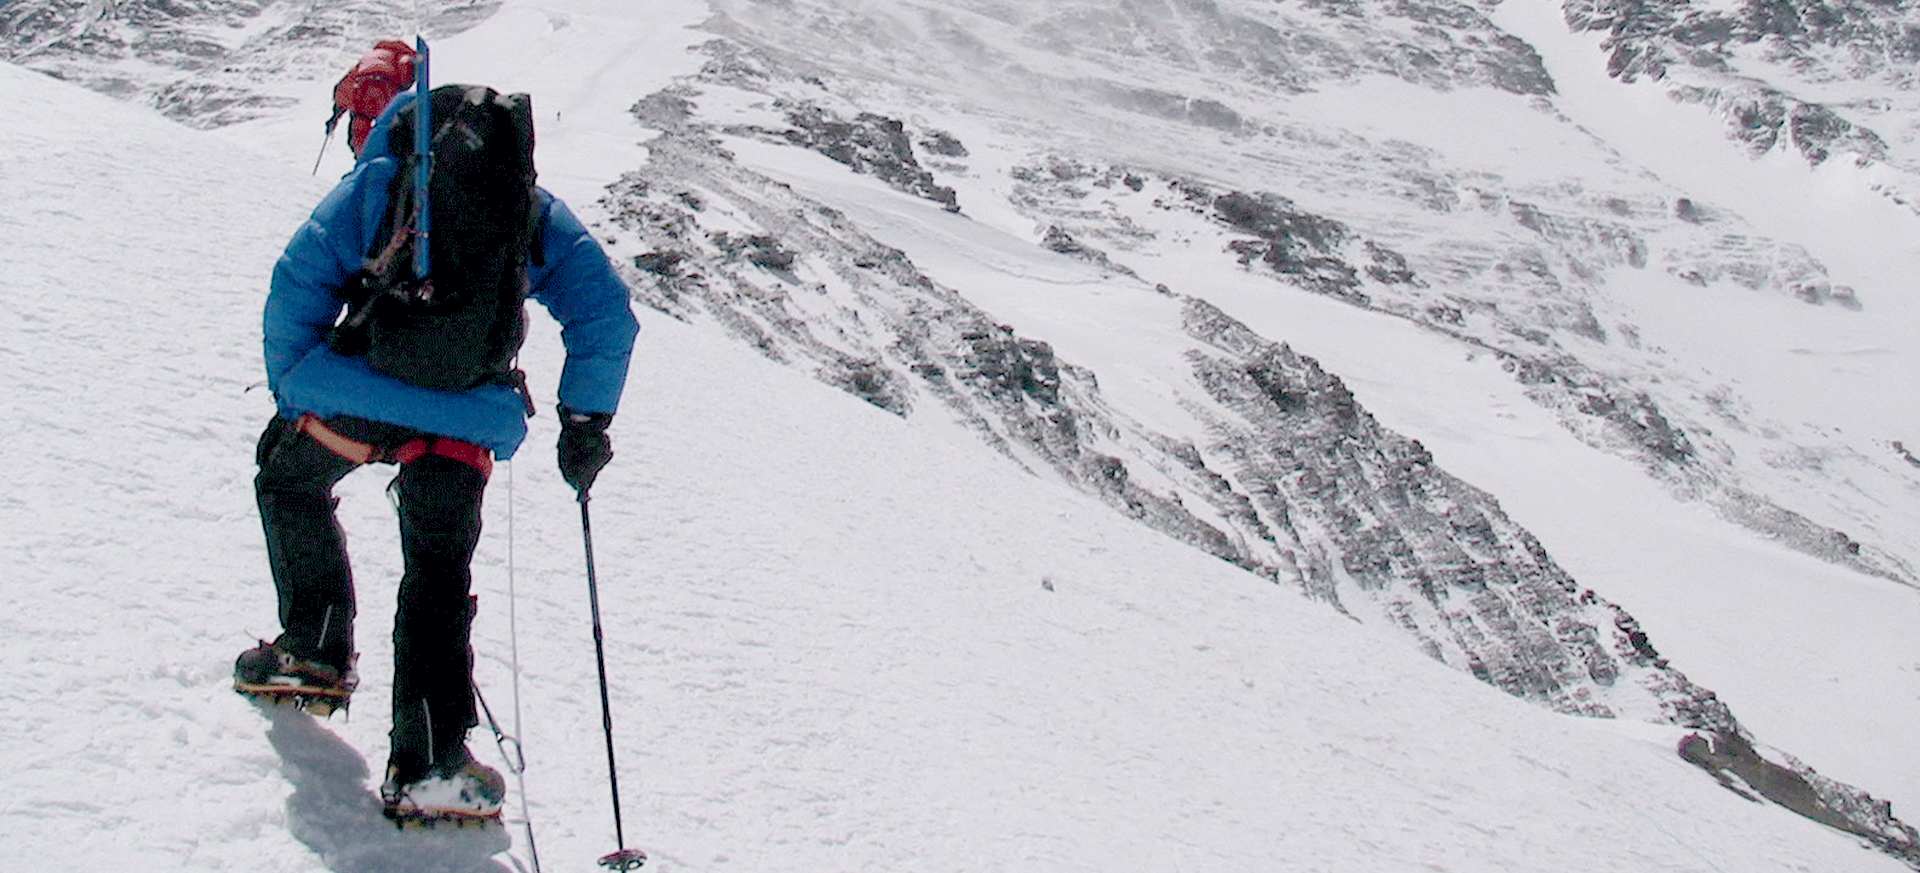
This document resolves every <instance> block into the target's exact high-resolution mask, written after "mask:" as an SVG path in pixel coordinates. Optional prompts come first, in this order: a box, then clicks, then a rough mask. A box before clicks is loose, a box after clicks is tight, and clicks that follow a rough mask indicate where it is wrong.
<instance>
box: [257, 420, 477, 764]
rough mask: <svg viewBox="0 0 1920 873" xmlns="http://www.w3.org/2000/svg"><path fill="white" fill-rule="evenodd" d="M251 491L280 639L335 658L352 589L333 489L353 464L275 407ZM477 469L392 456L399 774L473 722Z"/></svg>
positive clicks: (390, 436) (353, 426) (355, 424)
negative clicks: (397, 461)
mask: <svg viewBox="0 0 1920 873" xmlns="http://www.w3.org/2000/svg"><path fill="white" fill-rule="evenodd" d="M325 425H326V426H327V427H328V428H329V429H331V430H332V431H333V432H334V433H336V434H339V435H341V436H345V437H347V438H349V439H351V440H354V441H357V442H359V443H363V444H366V445H370V446H373V447H376V448H378V449H380V450H381V451H380V453H379V454H380V455H381V456H384V457H391V456H392V454H393V452H392V450H393V449H395V448H397V447H399V446H402V445H404V444H406V443H408V442H410V441H414V440H418V439H420V438H422V437H426V438H428V439H431V437H430V436H429V435H426V434H422V433H421V432H419V431H415V430H411V429H407V428H401V427H397V426H394V425H387V424H381V423H378V422H371V421H366V420H363V419H354V418H332V419H328V420H326V422H325ZM257 459H258V461H259V465H260V473H259V475H258V476H257V477H256V478H255V480H254V490H255V493H256V495H257V497H258V499H259V503H260V521H261V525H262V527H263V528H264V529H265V532H266V538H267V558H268V561H269V563H270V564H271V568H272V571H273V582H274V587H275V588H276V590H277V591H278V593H279V599H280V624H281V628H282V630H283V633H282V635H281V638H280V640H279V642H280V645H281V646H283V647H285V648H286V649H288V650H289V651H291V652H292V653H293V654H294V655H296V656H297V657H301V658H306V659H309V660H314V661H319V662H321V663H324V664H330V665H334V666H338V667H346V666H349V665H350V663H351V661H352V658H353V651H354V648H353V621H354V613H355V599H354V591H353V574H352V571H351V569H350V567H349V564H348V558H347V548H346V538H345V536H344V534H343V532H342V530H341V528H340V524H339V521H338V520H337V519H336V518H335V515H334V509H335V506H336V505H337V504H338V500H337V499H336V498H334V496H333V487H334V485H336V484H337V483H339V481H340V480H341V479H342V478H344V477H345V476H346V475H347V474H348V473H350V472H352V471H353V470H354V469H356V468H358V467H360V466H363V464H362V463H360V462H357V461H355V460H350V459H349V458H347V457H344V456H342V455H341V454H339V453H338V452H336V451H335V450H334V449H330V448H328V447H327V446H326V445H323V444H322V443H321V442H320V441H319V440H317V439H315V438H314V436H313V435H311V434H310V433H307V432H305V431H303V430H301V429H300V428H299V427H298V426H297V425H296V423H295V422H292V421H289V420H287V419H286V418H283V417H279V416H276V417H275V418H274V420H273V422H272V423H270V424H268V425H267V429H266V432H265V433H263V434H261V436H260V446H259V450H258V454H257ZM486 485H487V477H486V474H485V473H484V472H483V471H482V470H480V469H477V468H475V467H474V466H471V465H470V464H468V463H466V462H463V461H459V460H454V459H453V458H450V457H446V456H443V455H440V454H434V453H431V452H428V453H425V454H419V455H418V457H415V458H413V459H411V460H410V461H408V462H406V463H403V464H401V465H400V471H399V473H398V475H396V476H395V477H394V480H393V485H392V486H391V487H392V490H393V492H394V494H395V495H396V497H397V499H398V503H399V510H400V547H401V552H402V555H403V557H404V560H405V570H404V572H403V573H402V575H401V578H400V593H399V606H398V609H397V610H396V611H395V613H394V620H393V661H394V663H393V728H392V731H391V733H390V736H391V738H392V753H391V757H390V760H389V763H390V764H391V765H393V766H395V767H397V768H399V770H400V775H401V778H402V781H412V780H413V779H415V778H418V777H419V776H421V775H424V774H426V773H427V772H428V771H429V770H430V769H431V767H432V766H433V765H434V764H435V763H437V762H453V761H458V760H463V759H462V758H461V756H460V755H459V754H458V752H459V751H460V749H461V748H462V747H463V746H464V744H465V741H466V734H467V729H468V728H471V727H473V726H474V725H475V724H478V719H477V718H476V713H475V710H474V697H473V649H472V647H471V644H470V642H469V638H470V634H471V630H472V625H473V608H474V607H473V599H472V597H471V596H470V595H469V593H468V589H469V588H470V587H471V584H472V573H471V570H470V568H469V564H470V563H471V561H472V559H473V552H474V548H475V546H476V545H478V543H479V540H480V504H481V498H482V496H483V494H484V493H485V491H486Z"/></svg>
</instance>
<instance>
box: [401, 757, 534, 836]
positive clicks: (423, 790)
mask: <svg viewBox="0 0 1920 873" xmlns="http://www.w3.org/2000/svg"><path fill="white" fill-rule="evenodd" d="M506 798H507V782H506V780H505V779H502V778H501V777H500V772H499V771H497V770H495V769H493V768H492V767H488V766H487V765H485V764H482V763H480V762H479V761H475V760H474V759H473V756H472V755H471V754H469V753H468V752H467V749H466V747H465V746H461V747H460V749H459V751H458V752H457V753H456V754H454V755H451V756H449V760H447V761H445V762H443V763H441V764H438V765H435V766H433V767H429V768H428V769H427V771H426V772H425V773H422V774H419V775H418V776H415V777H409V776H408V775H407V774H404V773H402V772H401V770H400V768H399V767H398V766H396V765H394V764H391V763H389V764H388V765H387V780H386V781H385V782H383V783H381V785H380V802H381V804H382V805H383V806H384V807H385V812H386V816H387V818H390V819H393V820H394V821H395V822H397V823H405V822H408V821H425V822H434V821H453V822H464V821H468V820H492V819H497V818H499V817H500V804H501V803H502V802H503V801H505V800H506Z"/></svg>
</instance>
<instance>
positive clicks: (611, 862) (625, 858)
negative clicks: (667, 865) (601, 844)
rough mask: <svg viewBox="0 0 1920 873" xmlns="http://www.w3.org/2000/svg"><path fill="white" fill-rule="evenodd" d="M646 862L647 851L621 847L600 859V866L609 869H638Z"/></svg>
mask: <svg viewBox="0 0 1920 873" xmlns="http://www.w3.org/2000/svg"><path fill="white" fill-rule="evenodd" d="M646 863H647V853H645V852H642V851H640V850H639V849H621V850H620V851H618V852H615V853H613V854H611V855H608V856H606V857H605V858H601V859H600V866H602V867H605V868H607V869H609V870H638V869H640V867H641V865H644V864H646Z"/></svg>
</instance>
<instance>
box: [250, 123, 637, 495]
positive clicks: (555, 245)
mask: <svg viewBox="0 0 1920 873" xmlns="http://www.w3.org/2000/svg"><path fill="white" fill-rule="evenodd" d="M412 102H413V95H412V93H411V92H409V93H406V94H403V95H401V96H400V97H398V98H396V99H395V100H394V101H393V103H392V104H391V105H389V106H388V107H387V110H386V111H385V112H383V113H382V114H381V116H380V118H379V120H378V121H376V122H374V127H373V132H372V133H371V134H370V135H369V136H368V139H367V143H366V146H365V147H364V148H363V149H362V150H361V152H360V159H359V161H358V162H357V163H355V165H354V168H353V170H352V171H351V172H349V173H347V175H346V176H345V177H343V178H342V179H341V180H340V184H339V185H337V186H335V188H334V189H333V191H332V192H331V193H329V194H328V195H327V197H326V199H324V200H322V201H320V205H319V206H317V207H315V208H314V210H313V215H312V217H310V218H309V219H307V222H306V223H305V224H303V225H301V227H300V229H299V230H298V231H296V232H295V233H294V235H293V239H292V240H291V241H289V242H288V243H287V249H286V251H285V253H283V254H282V255H281V256H280V260H279V262H278V263H277V264H275V265H274V268H273V286H272V290H271V291H270V292H269V293H268V294H267V305H266V317H265V320H264V328H265V336H264V342H265V351H266V364H267V387H268V389H269V390H271V391H272V392H273V395H274V398H275V400H276V402H277V403H278V404H279V407H280V413H281V414H282V415H285V416H287V417H288V418H298V417H299V416H300V415H301V414H302V413H306V412H311V413H314V414H315V415H318V416H320V417H322V418H326V417H330V416H335V415H353V416H358V417H361V418H368V419H372V420H375V421H383V422H388V423H390V424H398V425H403V426H406V427H411V428H416V429H419V430H423V431H427V432H429V433H433V434H438V435H441V436H449V437H453V438H455V439H460V440H465V441H467V442H470V443H475V444H478V445H482V446H486V447H487V448H489V449H492V450H493V453H494V456H495V457H497V458H500V459H502V460H504V459H506V458H509V457H512V456H513V453H514V451H515V450H516V449H518V448H519V446H520V443H521V442H522V441H523V440H525V439H526V435H527V424H526V419H525V417H524V416H525V407H524V405H523V404H522V402H521V399H520V396H519V394H518V393H516V392H515V391H514V389H513V388H512V387H510V386H507V385H496V384H489V385H482V386H480V387H478V388H474V389H472V390H470V391H465V392H458V393H453V392H445V391H434V390H430V389H426V388H419V387H416V386H413V385H409V384H407V383H405V382H401V381H399V380H397V379H393V378H391V377H388V376H384V375H381V374H379V373H375V372H374V371H372V370H371V369H369V368H368V367H367V365H366V362H365V361H364V360H362V359H359V358H347V357H342V356H341V355H338V354H336V353H334V351H333V350H332V349H331V348H329V347H328V346H327V343H326V337H327V332H328V330H329V329H330V328H331V327H332V326H333V324H334V322H335V321H336V320H337V319H338V317H339V315H340V313H341V310H342V309H343V307H344V306H345V305H346V301H345V299H344V298H343V297H342V296H341V295H340V291H341V288H342V286H344V285H345V284H346V282H347V279H348V278H349V277H350V276H352V275H353V273H354V271H356V270H358V269H359V268H360V264H361V262H362V260H363V259H364V258H365V256H366V254H367V252H368V250H369V249H370V248H371V247H372V245H373V237H374V235H375V234H377V233H379V232H380V221H381V218H382V217H383V216H384V215H385V214H386V200H387V188H388V185H389V183H390V182H391V181H392V180H393V177H394V174H395V173H397V172H398V171H399V169H400V162H399V161H397V160H395V159H394V158H392V157H390V156H388V155H387V133H388V130H389V128H390V127H391V126H392V121H393V118H394V114H395V113H396V112H397V111H399V110H400V109H402V108H403V107H405V106H407V105H410V104H411V103H412ZM539 202H540V209H541V211H542V214H543V217H544V219H545V221H544V222H543V223H542V227H543V231H542V234H541V238H540V240H539V244H540V245H542V246H544V254H545V256H546V258H545V264H544V266H530V267H528V270H527V279H528V284H529V286H530V287H531V296H532V297H533V299H535V300H538V301H540V303H541V304H542V305H544V306H546V307H547V310H548V311H549V312H551V313H553V316H554V318H555V320H557V321H559V322H560V326H561V334H560V336H561V340H562V341H563V342H564V343H565V345H566V349H567V359H566V365H565V367H564V368H563V369H562V370H561V372H560V402H561V403H562V404H564V405H565V406H566V407H567V408H569V409H572V410H574V411H576V412H605V413H611V412H614V411H615V410H616V409H617V408H618V407H619V404H620V392H621V389H622V388H623V387H624V386H625V384H626V379H627V361H628V358H629V357H630V355H631V354H632V352H633V340H634V336H635V335H636V334H637V333H638V332H639V325H638V324H637V323H636V322H635V321H634V317H633V311H632V309H631V308H630V307H629V305H628V294H627V288H626V285H625V284H623V283H622V282H621V281H620V278H619V277H618V276H617V275H615V273H614V272H613V267H612V265H611V264H609V263H607V257H606V253H605V252H603V251H602V250H601V249H600V244H599V243H598V242H596V241H595V240H594V238H593V236H592V235H591V234H589V233H588V232H587V230H586V228H585V227H584V226H582V225H581V224H580V220H579V219H577V218H575V217H574V215H573V213H572V212H571V211H570V210H568V209H567V206H566V204H565V203H563V202H561V201H559V200H557V199H555V198H554V197H553V195H551V194H548V193H547V192H546V191H544V190H542V191H540V192H539Z"/></svg>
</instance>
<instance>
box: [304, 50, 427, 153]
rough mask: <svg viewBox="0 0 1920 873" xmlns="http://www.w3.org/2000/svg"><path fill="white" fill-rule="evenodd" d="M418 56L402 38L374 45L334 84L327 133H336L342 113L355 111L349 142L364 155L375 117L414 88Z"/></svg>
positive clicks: (357, 151)
mask: <svg viewBox="0 0 1920 873" xmlns="http://www.w3.org/2000/svg"><path fill="white" fill-rule="evenodd" d="M418 58H419V54H418V53H416V52H414V50H413V47H412V46H409V45H407V44H406V43H404V42H400V41H398V40H391V39H388V40H382V41H380V42H379V43H378V44H376V45H374V47H373V50H372V51H370V52H367V53H366V54H365V55H362V56H361V58H360V62H359V63H357V64H354V65H353V69H352V70H350V71H348V72H347V74H346V76H344V77H342V78H341V79H340V84H338V85H335V86H333V117H332V118H331V119H329V120H328V121H327V133H329V134H331V133H333V127H334V125H336V124H338V123H339V122H340V116H342V115H345V114H348V113H351V114H352V115H353V122H352V123H351V124H350V125H349V126H348V128H347V142H348V144H350V145H351V146H352V147H353V153H354V154H356V155H358V154H360V147H361V146H362V145H365V144H366V142H367V132H368V131H369V130H372V129H373V120H374V119H375V118H378V117H380V111H381V110H383V109H385V108H387V103H388V102H389V101H391V100H392V99H393V96H394V95H395V94H398V93H400V92H401V91H404V90H406V89H407V88H409V87H412V85H413V65H414V61H415V60H416V59H418Z"/></svg>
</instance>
